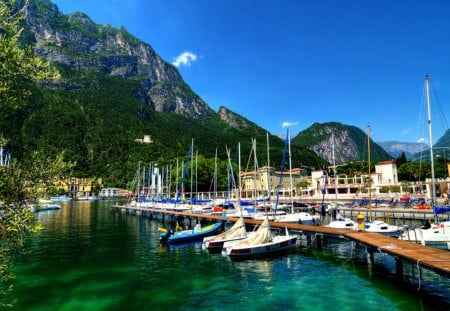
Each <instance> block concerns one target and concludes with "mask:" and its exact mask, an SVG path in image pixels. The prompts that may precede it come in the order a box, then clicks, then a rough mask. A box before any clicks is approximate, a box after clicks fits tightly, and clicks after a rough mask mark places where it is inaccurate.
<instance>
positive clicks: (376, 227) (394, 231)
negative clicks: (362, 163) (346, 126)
mask: <svg viewBox="0 0 450 311" xmlns="http://www.w3.org/2000/svg"><path fill="white" fill-rule="evenodd" d="M367 150H368V154H367V159H368V161H367V162H368V164H369V165H368V166H369V221H368V222H365V223H364V231H367V232H375V233H381V234H384V235H389V236H393V237H398V236H400V234H402V232H403V230H404V227H403V226H397V225H391V224H388V223H386V222H384V221H381V220H376V219H375V220H372V172H371V168H370V126H368V127H367Z"/></svg>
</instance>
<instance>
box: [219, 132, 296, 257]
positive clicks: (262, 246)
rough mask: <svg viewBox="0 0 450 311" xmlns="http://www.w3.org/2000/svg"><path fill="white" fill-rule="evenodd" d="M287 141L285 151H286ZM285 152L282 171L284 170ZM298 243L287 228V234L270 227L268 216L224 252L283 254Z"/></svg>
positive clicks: (225, 248) (240, 254)
mask: <svg viewBox="0 0 450 311" xmlns="http://www.w3.org/2000/svg"><path fill="white" fill-rule="evenodd" d="M287 139H288V136H287V137H286V143H287ZM286 143H285V149H284V151H286ZM283 153H284V152H283ZM284 154H285V153H284ZM284 154H283V161H282V169H281V171H283V164H284ZM279 191H280V187H278V192H277V198H278V195H279ZM277 201H278V199H277ZM277 203H278V202H276V205H277ZM276 205H275V211H276ZM296 243H297V236H296V235H290V234H289V232H288V230H287V229H286V233H285V235H280V234H275V233H273V232H272V230H271V227H270V223H269V218H268V217H267V216H266V218H265V219H264V221H263V222H262V224H261V225H260V226H259V228H258V230H256V231H255V232H254V233H253V234H252V235H251V236H249V237H248V238H246V239H244V240H241V241H237V242H233V243H226V244H225V245H224V248H223V252H224V253H225V254H227V255H228V256H229V257H230V258H231V259H247V258H261V257H266V256H271V255H279V254H283V253H285V252H287V251H289V250H292V249H293V248H295V247H296Z"/></svg>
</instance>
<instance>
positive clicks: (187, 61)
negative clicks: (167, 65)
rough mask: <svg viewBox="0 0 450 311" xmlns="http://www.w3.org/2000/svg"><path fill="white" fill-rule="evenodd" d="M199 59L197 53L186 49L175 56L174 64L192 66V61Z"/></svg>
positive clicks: (176, 65)
mask: <svg viewBox="0 0 450 311" xmlns="http://www.w3.org/2000/svg"><path fill="white" fill-rule="evenodd" d="M196 60H197V55H195V54H194V53H192V52H189V51H186V52H183V53H181V54H180V55H178V56H177V58H175V60H174V61H173V63H172V65H174V66H175V67H180V66H190V65H191V63H192V62H195V61H196Z"/></svg>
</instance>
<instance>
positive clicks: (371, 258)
mask: <svg viewBox="0 0 450 311" xmlns="http://www.w3.org/2000/svg"><path fill="white" fill-rule="evenodd" d="M367 262H368V263H369V264H373V263H375V257H374V252H373V249H372V248H368V249H367Z"/></svg>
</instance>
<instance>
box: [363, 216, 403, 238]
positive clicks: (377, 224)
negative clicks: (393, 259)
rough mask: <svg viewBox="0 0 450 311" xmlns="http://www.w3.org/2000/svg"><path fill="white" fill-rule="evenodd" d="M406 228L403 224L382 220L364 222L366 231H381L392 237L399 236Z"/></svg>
mask: <svg viewBox="0 0 450 311" xmlns="http://www.w3.org/2000/svg"><path fill="white" fill-rule="evenodd" d="M404 229H405V228H404V227H403V226H396V225H390V224H388V223H386V222H384V221H381V220H374V221H371V222H366V223H365V224H364V231H366V232H375V233H381V234H384V235H388V236H392V237H399V236H400V235H401V234H402V233H403V231H404Z"/></svg>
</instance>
